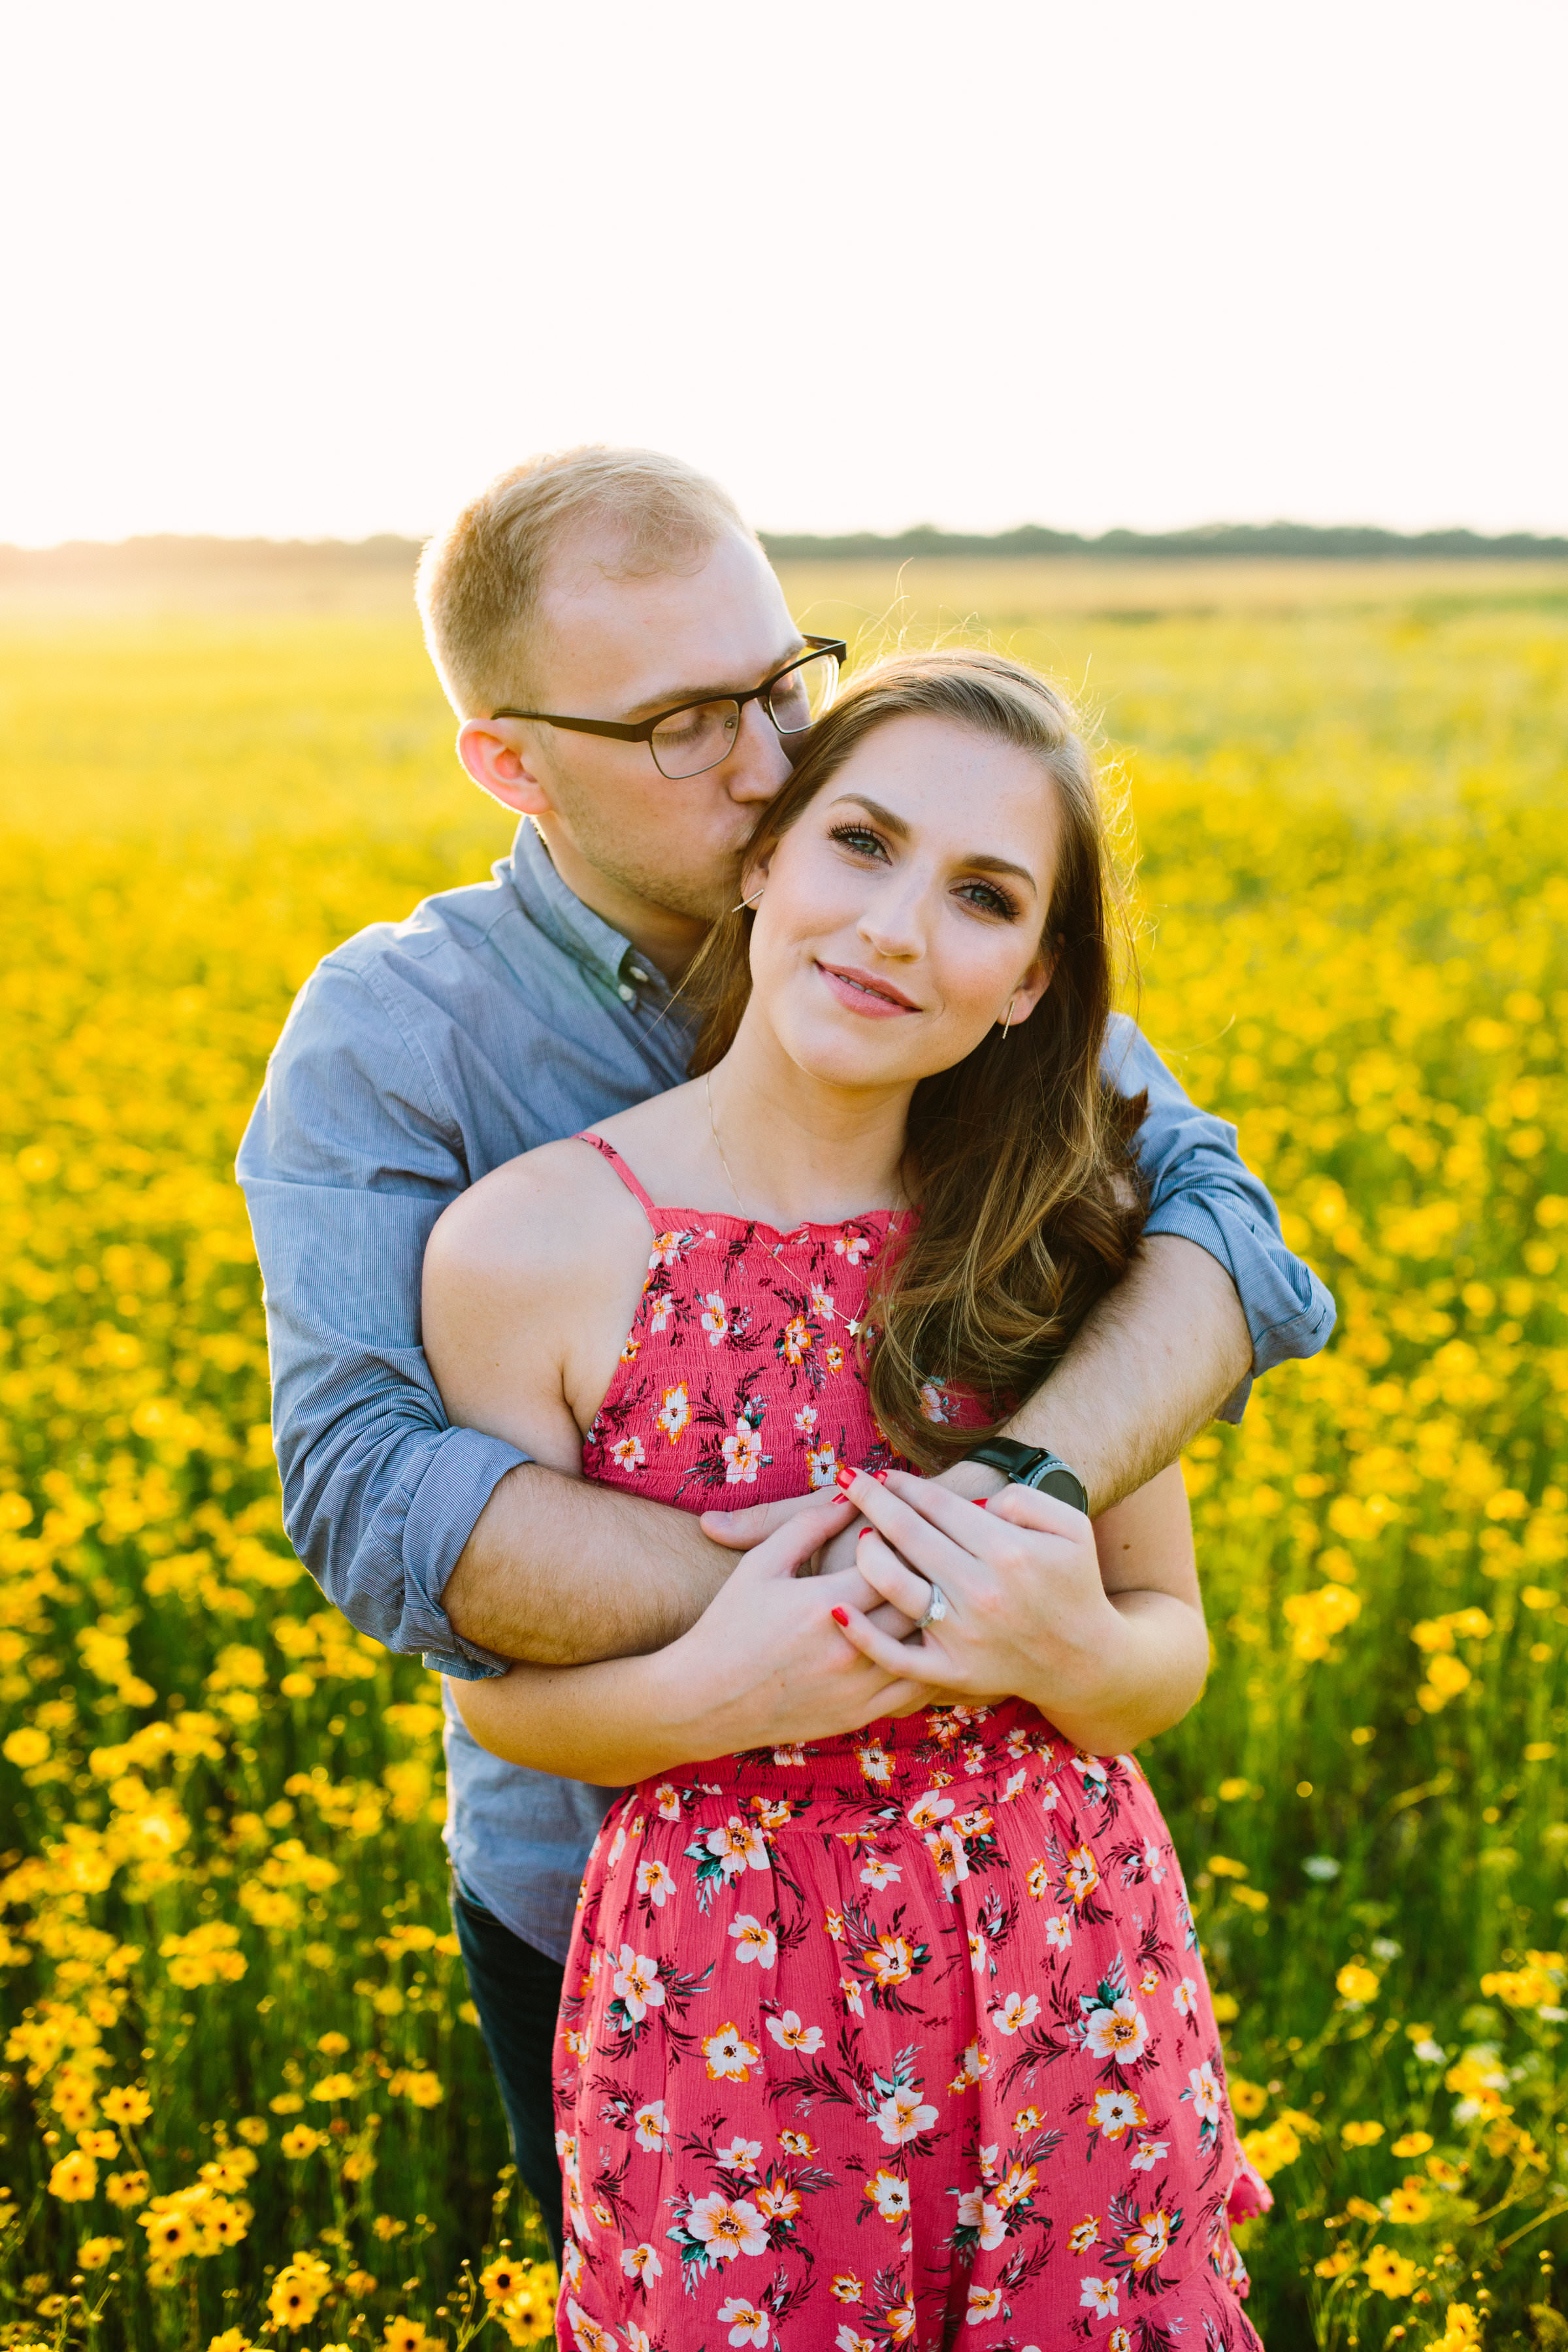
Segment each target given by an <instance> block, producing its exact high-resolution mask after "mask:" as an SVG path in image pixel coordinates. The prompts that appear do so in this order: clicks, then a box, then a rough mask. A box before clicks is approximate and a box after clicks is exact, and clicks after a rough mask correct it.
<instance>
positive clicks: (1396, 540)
mask: <svg viewBox="0 0 1568 2352" xmlns="http://www.w3.org/2000/svg"><path fill="white" fill-rule="evenodd" d="M763 545H764V546H765V547H766V549H767V551H768V553H769V554H770V555H772V556H776V557H780V558H783V559H785V560H788V559H790V558H794V559H795V560H797V561H802V562H804V561H805V560H806V559H808V558H811V557H817V558H819V559H831V558H834V557H850V556H859V557H862V558H865V557H880V558H887V557H892V558H895V559H897V558H900V557H903V556H910V555H1099V556H1137V557H1139V558H1141V559H1142V560H1144V561H1147V560H1148V559H1149V558H1150V557H1152V556H1186V557H1192V556H1216V555H1288V556H1318V557H1328V558H1331V559H1334V560H1342V559H1343V560H1349V559H1352V558H1353V559H1354V560H1355V561H1357V562H1367V561H1368V560H1369V559H1375V558H1378V557H1383V556H1394V557H1397V556H1404V557H1405V558H1406V559H1407V560H1408V559H1410V558H1419V557H1422V556H1445V557H1454V556H1481V557H1487V558H1489V559H1490V560H1491V561H1493V562H1497V561H1499V560H1500V559H1501V560H1506V561H1512V560H1515V559H1522V558H1528V557H1533V558H1535V559H1536V560H1537V561H1540V562H1561V561H1562V560H1563V558H1564V557H1568V539H1539V538H1537V537H1536V536H1535V534H1534V533H1533V532H1531V531H1526V530H1515V531H1509V532H1506V533H1504V534H1503V535H1502V536H1501V537H1500V538H1497V539H1487V538H1484V537H1483V536H1482V534H1481V533H1480V532H1479V531H1474V530H1423V531H1414V532H1406V531H1398V530H1373V529H1372V528H1371V527H1370V526H1368V525H1364V524H1361V523H1345V524H1324V525H1320V524H1317V523H1310V522H1261V523H1251V522H1215V523H1205V524H1203V525H1202V526H1201V527H1200V528H1199V529H1198V530H1162V531H1144V530H1107V531H1102V532H1101V533H1100V537H1099V538H1098V539H1085V538H1083V537H1082V536H1081V535H1080V534H1079V532H1077V531H1073V530H1047V528H1046V526H1045V525H1044V524H1043V523H1037V522H1028V523H1021V524H1020V525H1019V527H1018V529H1017V530H998V531H994V532H992V533H990V534H989V535H987V534H985V533H983V532H980V531H966V530H937V529H936V528H935V526H934V525H933V524H931V523H917V524H916V525H915V526H914V528H913V529H912V530H900V531H895V532H894V533H892V534H891V535H890V536H889V537H887V538H880V537H879V536H878V534H877V533H876V532H875V531H868V530H862V531H853V532H850V533H848V534H847V535H846V536H844V537H841V538H837V539H818V538H813V537H811V536H810V535H808V534H806V533H805V532H800V531H787V532H786V531H773V530H768V531H764V532H763Z"/></svg>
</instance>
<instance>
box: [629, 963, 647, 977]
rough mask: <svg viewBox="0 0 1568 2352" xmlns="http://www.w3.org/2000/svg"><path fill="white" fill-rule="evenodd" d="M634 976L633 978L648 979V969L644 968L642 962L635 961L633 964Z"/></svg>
mask: <svg viewBox="0 0 1568 2352" xmlns="http://www.w3.org/2000/svg"><path fill="white" fill-rule="evenodd" d="M632 978H633V979H634V980H641V981H646V980H647V972H646V971H644V970H643V968H642V966H641V965H640V964H636V963H634V964H633V966H632Z"/></svg>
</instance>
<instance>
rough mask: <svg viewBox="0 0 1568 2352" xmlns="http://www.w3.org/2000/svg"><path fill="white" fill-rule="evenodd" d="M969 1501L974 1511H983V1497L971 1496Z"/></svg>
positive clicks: (984, 1498) (984, 1499)
mask: <svg viewBox="0 0 1568 2352" xmlns="http://www.w3.org/2000/svg"><path fill="white" fill-rule="evenodd" d="M969 1499H970V1501H971V1502H972V1503H973V1505H974V1507H975V1508H976V1510H980V1511H983V1510H984V1508H985V1502H986V1497H985V1496H984V1495H971V1496H970V1498H969Z"/></svg>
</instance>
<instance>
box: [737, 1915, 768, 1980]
mask: <svg viewBox="0 0 1568 2352" xmlns="http://www.w3.org/2000/svg"><path fill="white" fill-rule="evenodd" d="M730 1933H731V1936H733V1937H734V1938H735V1941H736V1943H737V1945H738V1946H739V1947H740V1948H739V1950H738V1951H737V1952H736V1954H735V1958H737V1960H739V1961H740V1962H741V1964H742V1967H745V1966H746V1965H748V1964H749V1963H750V1962H751V1961H752V1960H754V1961H755V1962H756V1964H757V1966H758V1968H760V1969H771V1968H772V1967H773V1962H774V1961H775V1960H776V1959H777V1958H778V1956H779V1939H778V1937H776V1936H775V1935H774V1933H773V1929H772V1928H771V1927H764V1926H763V1922H762V1921H761V1920H760V1919H758V1918H754V1917H753V1916H752V1913H751V1912H750V1911H742V1912H741V1913H740V1914H739V1915H738V1916H736V1917H735V1918H733V1919H731V1922H730Z"/></svg>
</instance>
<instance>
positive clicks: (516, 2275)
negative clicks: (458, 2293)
mask: <svg viewBox="0 0 1568 2352" xmlns="http://www.w3.org/2000/svg"><path fill="white" fill-rule="evenodd" d="M528 2269H529V2265H528V2264H527V2263H518V2262H513V2260H512V2258H511V2256H510V2254H498V2255H497V2257H496V2259H495V2261H494V2262H493V2263H486V2265H485V2267H484V2269H483V2270H482V2271H481V2272H480V2273H479V2285H480V2287H481V2288H482V2289H483V2291H484V2296H485V2300H486V2302H487V2303H504V2302H505V2301H506V2299H507V2297H508V2295H509V2294H516V2293H517V2292H518V2290H519V2288H520V2287H521V2285H522V2284H523V2281H524V2279H525V2277H526V2276H527V2273H528Z"/></svg>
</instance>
